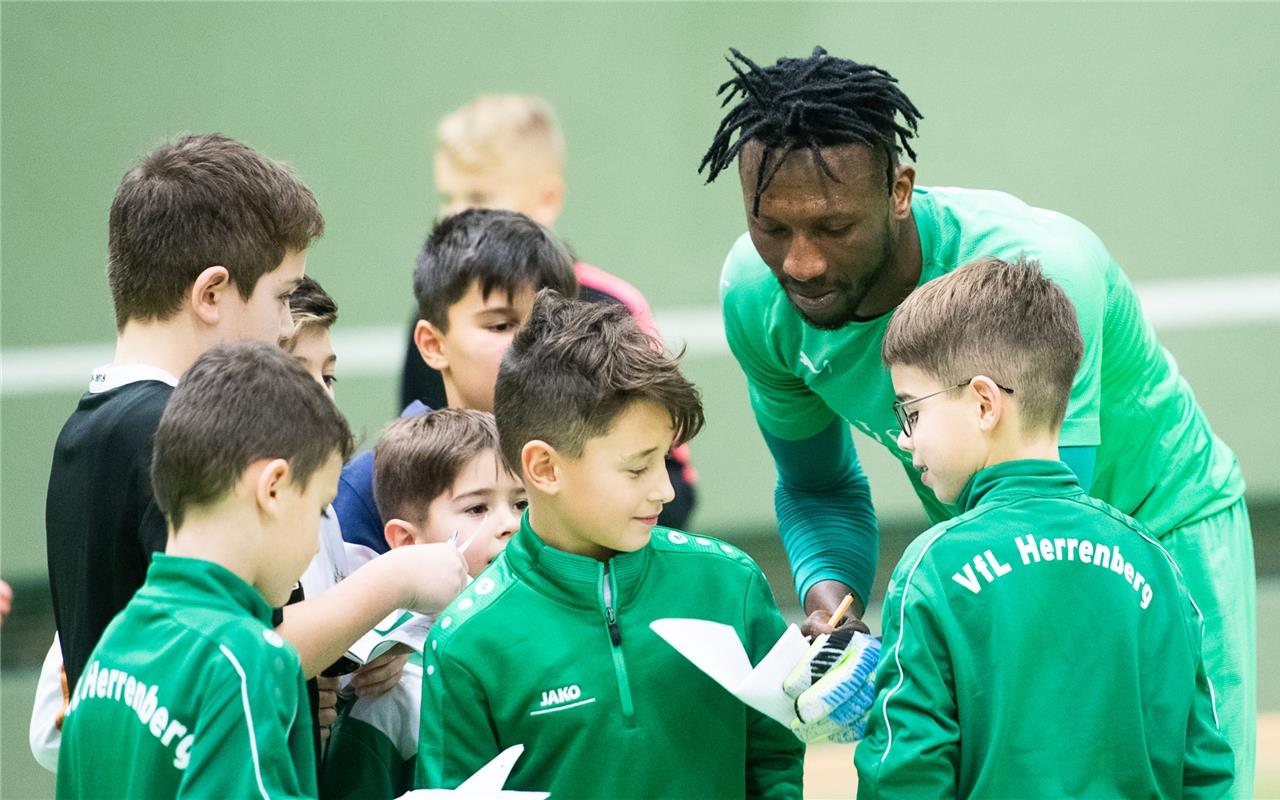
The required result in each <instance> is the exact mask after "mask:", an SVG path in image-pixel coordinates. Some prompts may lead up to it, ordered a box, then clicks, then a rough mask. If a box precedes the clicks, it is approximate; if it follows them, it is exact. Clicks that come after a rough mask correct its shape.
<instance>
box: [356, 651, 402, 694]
mask: <svg viewBox="0 0 1280 800" xmlns="http://www.w3.org/2000/svg"><path fill="white" fill-rule="evenodd" d="M408 662H409V655H408V654H407V653H398V652H395V651H392V652H390V653H383V654H382V655H380V656H378V657H377V658H375V659H374V660H372V661H370V662H369V663H368V664H365V665H364V666H363V667H361V668H360V669H358V670H356V674H355V677H354V678H352V680H351V685H352V686H353V687H355V690H356V694H357V695H359V696H360V697H366V698H369V699H370V700H372V699H373V698H375V697H381V696H382V695H384V694H386V693H387V692H389V691H391V690H392V689H393V688H395V685H396V684H397V683H399V682H400V675H401V673H403V672H404V665H405V664H407V663H408Z"/></svg>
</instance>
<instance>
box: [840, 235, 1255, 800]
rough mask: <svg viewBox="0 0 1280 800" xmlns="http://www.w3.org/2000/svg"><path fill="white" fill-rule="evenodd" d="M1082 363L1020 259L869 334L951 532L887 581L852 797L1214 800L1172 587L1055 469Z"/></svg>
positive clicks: (925, 541) (913, 306) (1174, 580)
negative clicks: (880, 345)
mask: <svg viewBox="0 0 1280 800" xmlns="http://www.w3.org/2000/svg"><path fill="white" fill-rule="evenodd" d="M1081 351H1082V343H1081V337H1080V332H1079V328H1078V326H1077V323H1076V315H1075V310H1074V308H1073V306H1072V304H1071V301H1070V300H1069V299H1068V298H1067V295H1066V294H1065V293H1064V292H1063V291H1062V289H1061V288H1059V287H1058V286H1057V284H1055V283H1053V282H1052V281H1050V280H1049V279H1048V278H1046V277H1045V276H1044V275H1043V274H1042V273H1041V271H1040V269H1039V266H1038V265H1036V264H1035V263H1034V262H1032V263H1027V262H1024V261H1021V260H1019V261H1017V262H1015V263H1013V264H1008V263H1005V262H1003V261H999V260H997V259H982V260H979V261H976V262H973V263H970V264H968V265H966V266H963V267H961V268H959V269H957V270H955V271H954V272H952V273H950V274H948V275H945V276H943V277H941V278H938V279H937V280H934V281H932V282H930V283H928V284H926V285H924V286H923V287H921V288H920V289H918V290H916V291H915V292H914V293H912V294H911V295H910V296H909V297H908V298H907V299H906V300H905V301H904V302H903V303H902V305H900V306H899V307H898V309H897V311H895V312H894V315H893V318H892V319H891V320H890V322H889V325H888V329H887V331H886V333H885V337H884V349H883V351H882V355H883V359H884V363H885V366H886V367H888V369H889V370H890V373H891V375H892V378H893V388H894V392H895V396H896V397H897V402H896V403H894V411H895V413H896V414H897V417H898V420H899V422H900V423H901V425H902V431H901V433H900V435H899V437H898V443H899V446H900V447H902V449H903V450H905V451H906V452H908V453H910V454H911V457H912V465H913V466H914V467H915V468H916V469H917V470H919V471H920V480H921V482H922V483H923V484H924V485H925V486H927V487H929V489H931V490H932V491H933V492H934V493H935V494H936V495H937V498H938V500H939V501H940V502H943V503H947V504H949V505H954V506H956V507H957V512H958V513H957V516H955V517H953V518H952V519H950V520H947V521H946V522H943V523H941V524H939V525H936V526H934V527H933V528H931V529H930V530H928V531H926V532H925V533H924V534H923V535H922V536H920V537H919V538H918V539H916V540H915V542H913V543H912V544H911V546H910V547H908V548H907V551H906V553H905V554H904V555H903V557H902V560H901V561H900V562H899V563H898V566H897V567H896V568H895V570H894V573H893V577H892V578H891V580H890V582H889V589H888V591H887V593H886V597H885V605H884V616H883V619H884V643H883V649H882V651H881V653H882V655H881V662H880V666H879V668H878V672H877V676H876V692H877V694H876V701H875V703H874V705H873V706H872V709H871V713H870V716H869V719H868V720H867V727H866V739H865V740H864V741H863V742H862V744H861V745H860V746H859V747H858V749H857V751H856V752H855V755H854V763H855V765H856V766H857V769H858V796H859V797H860V798H873V797H942V796H957V795H959V796H962V797H1032V796H1048V797H1059V796H1060V797H1221V796H1223V795H1224V794H1225V793H1226V792H1227V791H1228V790H1229V789H1230V788H1231V785H1232V781H1233V771H1234V768H1233V756H1232V750H1231V747H1230V746H1229V745H1228V744H1227V740H1226V739H1225V738H1224V736H1223V733H1222V731H1221V730H1220V729H1219V724H1218V715H1217V710H1216V708H1215V699H1214V695H1213V687H1212V684H1211V683H1210V681H1209V678H1208V677H1207V676H1206V674H1205V668H1204V662H1203V659H1202V657H1201V639H1202V637H1203V632H1204V618H1203V616H1202V615H1201V613H1200V610H1199V609H1198V608H1197V607H1196V605H1195V603H1194V601H1193V600H1192V599H1191V597H1190V595H1189V594H1188V593H1187V589H1186V585H1185V583H1184V581H1183V578H1182V574H1181V572H1180V571H1179V570H1178V568H1177V566H1176V565H1175V564H1174V562H1173V559H1172V558H1171V557H1170V556H1169V554H1168V553H1167V552H1166V551H1165V550H1164V548H1163V547H1161V546H1160V544H1159V543H1158V542H1157V541H1156V540H1155V538H1153V537H1152V536H1151V535H1150V534H1149V533H1148V531H1147V530H1146V529H1145V528H1144V527H1143V526H1142V525H1141V524H1139V523H1138V522H1136V521H1134V520H1133V519H1131V518H1130V517H1127V516H1125V515H1124V514H1121V513H1120V512H1119V511H1117V510H1115V509H1114V508H1112V507H1111V506H1108V505H1106V504H1105V503H1102V502H1101V501H1098V500H1095V499H1093V498H1091V497H1089V496H1088V495H1087V494H1085V492H1084V490H1083V489H1082V488H1081V487H1080V484H1079V481H1078V480H1077V478H1076V476H1075V474H1074V473H1073V472H1072V471H1071V469H1070V468H1069V467H1068V466H1067V465H1066V464H1064V463H1063V462H1062V461H1060V460H1059V457H1058V431H1059V429H1060V428H1061V426H1062V419H1063V415H1064V414H1065V412H1066V407H1067V399H1068V396H1069V394H1070V391H1071V383H1072V379H1073V376H1074V375H1075V373H1076V370H1077V368H1078V367H1079V363H1080V357H1081Z"/></svg>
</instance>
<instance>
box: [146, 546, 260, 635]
mask: <svg viewBox="0 0 1280 800" xmlns="http://www.w3.org/2000/svg"><path fill="white" fill-rule="evenodd" d="M138 594H139V595H142V596H143V597H146V598H148V599H152V600H158V601H160V602H162V603H165V604H169V605H184V606H199V607H201V608H217V609H226V610H229V611H235V612H237V613H244V612H248V613H249V614H251V615H253V617H254V618H255V619H258V620H260V621H261V622H262V623H263V624H264V625H267V626H268V627H270V626H271V607H270V606H269V605H267V601H266V600H264V599H263V597H262V595H261V594H259V593H258V590H257V589H255V588H253V587H252V586H250V585H249V584H248V583H246V582H245V580H244V579H243V578H241V577H240V576H239V575H236V574H235V573H234V572H232V571H231V570H229V569H227V568H226V567H223V566H221V565H219V564H215V563H213V562H212V561H205V560H203V559H199V558H185V557H181V556H171V555H166V554H164V553H156V554H155V556H154V557H153V558H152V560H151V566H150V567H148V568H147V580H146V583H144V584H143V585H142V588H141V589H139V590H138Z"/></svg>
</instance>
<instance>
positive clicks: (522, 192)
mask: <svg viewBox="0 0 1280 800" xmlns="http://www.w3.org/2000/svg"><path fill="white" fill-rule="evenodd" d="M534 160H536V159H534ZM435 174H436V191H437V192H439V194H440V216H442V217H451V216H453V215H454V214H459V213H461V212H463V211H466V210H467V209H469V208H499V209H505V210H507V211H515V212H518V213H520V214H524V215H525V216H527V217H529V218H530V219H532V220H534V221H535V222H538V223H540V224H542V225H546V226H547V227H550V226H551V225H552V224H553V223H554V222H555V220H556V216H558V214H559V208H558V206H555V205H554V204H553V203H549V202H548V200H549V198H548V197H547V194H548V189H549V188H550V184H549V181H550V179H551V178H552V177H553V176H550V175H547V174H544V171H543V170H536V169H532V168H524V167H523V166H521V165H520V164H510V163H495V164H490V165H488V166H485V167H480V168H473V169H464V168H462V167H460V166H459V165H458V164H456V163H455V162H454V161H453V159H451V158H449V157H448V156H446V155H444V154H442V153H437V154H436V159H435Z"/></svg>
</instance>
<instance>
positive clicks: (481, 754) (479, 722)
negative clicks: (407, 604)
mask: <svg viewBox="0 0 1280 800" xmlns="http://www.w3.org/2000/svg"><path fill="white" fill-rule="evenodd" d="M432 635H433V637H435V636H436V635H437V634H436V632H435V631H433V632H432ZM428 641H429V642H433V643H435V644H436V645H437V646H438V649H437V647H430V646H429V647H428V648H427V649H426V650H424V651H423V654H422V718H421V719H422V722H421V725H420V726H419V728H418V764H417V768H416V769H415V771H414V779H413V783H414V787H415V788H418V789H456V788H457V787H458V784H460V783H462V782H463V781H465V780H466V779H467V778H470V777H471V776H472V775H473V774H474V773H475V772H476V770H478V769H480V768H481V767H483V766H484V765H485V764H487V763H489V761H491V760H492V759H493V758H494V757H495V756H496V755H498V752H499V750H498V742H497V740H496V738H495V734H494V731H495V726H494V725H493V723H492V720H491V716H492V715H491V714H490V713H489V703H488V701H487V698H486V697H485V692H484V688H483V686H481V684H480V682H479V681H478V680H477V679H476V677H475V676H474V675H473V674H472V673H471V671H470V670H469V669H467V668H466V666H464V665H463V664H462V663H460V662H459V661H458V660H457V659H455V658H452V657H450V656H449V655H448V654H447V652H446V651H447V649H448V644H449V642H450V639H449V638H447V637H440V638H433V639H429V640H428Z"/></svg>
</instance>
